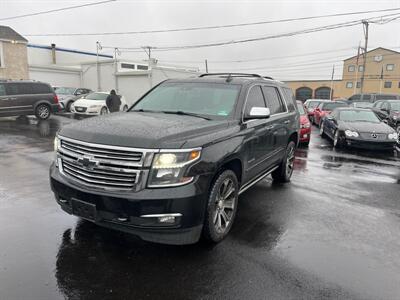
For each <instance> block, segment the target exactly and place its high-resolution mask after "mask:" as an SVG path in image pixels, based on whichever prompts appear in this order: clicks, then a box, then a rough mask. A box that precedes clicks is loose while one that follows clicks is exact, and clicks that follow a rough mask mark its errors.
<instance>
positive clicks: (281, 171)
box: [271, 141, 296, 182]
mask: <svg viewBox="0 0 400 300" xmlns="http://www.w3.org/2000/svg"><path fill="white" fill-rule="evenodd" d="M295 150H296V144H295V142H294V141H290V142H289V144H288V145H287V147H286V152H285V157H284V158H283V160H282V162H281V164H280V165H279V167H278V169H276V170H275V171H273V172H272V174H271V175H272V178H273V179H274V180H275V181H277V182H289V181H290V178H291V177H292V174H293V166H294V152H295Z"/></svg>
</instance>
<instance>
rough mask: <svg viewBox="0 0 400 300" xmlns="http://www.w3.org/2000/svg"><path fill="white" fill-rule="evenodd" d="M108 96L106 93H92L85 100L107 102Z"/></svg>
mask: <svg viewBox="0 0 400 300" xmlns="http://www.w3.org/2000/svg"><path fill="white" fill-rule="evenodd" d="M107 96H108V94H104V93H90V94H89V95H87V96H85V97H84V98H85V99H88V100H106V99H107Z"/></svg>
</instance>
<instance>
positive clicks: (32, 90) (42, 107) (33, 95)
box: [0, 80, 59, 120]
mask: <svg viewBox="0 0 400 300" xmlns="http://www.w3.org/2000/svg"><path fill="white" fill-rule="evenodd" d="M58 111H59V103H58V98H57V95H56V94H55V92H54V90H53V88H52V87H51V86H50V85H49V84H47V83H44V82H39V81H31V80H0V117H11V116H24V115H35V116H36V117H37V118H38V119H40V120H46V119H48V118H49V117H50V115H51V113H52V112H58Z"/></svg>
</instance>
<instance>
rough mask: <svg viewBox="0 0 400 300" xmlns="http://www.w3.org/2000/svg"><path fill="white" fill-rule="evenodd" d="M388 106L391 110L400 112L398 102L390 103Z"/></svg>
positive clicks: (399, 102)
mask: <svg viewBox="0 0 400 300" xmlns="http://www.w3.org/2000/svg"><path fill="white" fill-rule="evenodd" d="M390 106H391V108H392V110H395V111H400V101H398V102H391V103H390Z"/></svg>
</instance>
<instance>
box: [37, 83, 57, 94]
mask: <svg viewBox="0 0 400 300" xmlns="http://www.w3.org/2000/svg"><path fill="white" fill-rule="evenodd" d="M52 92H53V91H52V90H51V88H50V86H48V85H47V84H43V83H36V84H33V93H34V94H49V93H52Z"/></svg>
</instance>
